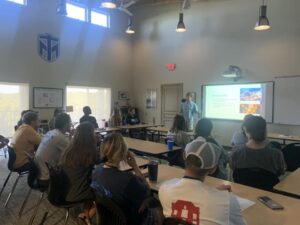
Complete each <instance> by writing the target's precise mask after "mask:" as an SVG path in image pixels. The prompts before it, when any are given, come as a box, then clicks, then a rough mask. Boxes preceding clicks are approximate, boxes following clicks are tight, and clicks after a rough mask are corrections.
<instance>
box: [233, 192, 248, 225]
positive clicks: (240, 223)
mask: <svg viewBox="0 0 300 225" xmlns="http://www.w3.org/2000/svg"><path fill="white" fill-rule="evenodd" d="M229 224H230V225H246V224H247V223H246V221H245V220H244V218H243V216H242V210H241V207H240V204H239V202H238V200H237V198H236V197H235V196H234V195H232V194H230V199H229Z"/></svg>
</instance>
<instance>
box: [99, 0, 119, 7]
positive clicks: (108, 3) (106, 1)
mask: <svg viewBox="0 0 300 225" xmlns="http://www.w3.org/2000/svg"><path fill="white" fill-rule="evenodd" d="M101 7H103V8H106V9H115V8H117V4H116V1H115V0H103V2H102V3H101Z"/></svg>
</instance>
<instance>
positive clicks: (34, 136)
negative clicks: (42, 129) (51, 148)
mask: <svg viewBox="0 0 300 225" xmlns="http://www.w3.org/2000/svg"><path fill="white" fill-rule="evenodd" d="M28 139H29V142H30V143H32V144H34V145H36V146H38V145H39V144H40V143H41V140H42V138H41V136H40V135H39V134H38V133H37V132H36V131H34V130H32V131H30V132H29V133H28Z"/></svg>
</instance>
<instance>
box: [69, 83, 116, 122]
mask: <svg viewBox="0 0 300 225" xmlns="http://www.w3.org/2000/svg"><path fill="white" fill-rule="evenodd" d="M67 106H73V112H71V113H70V116H71V118H72V121H73V122H79V119H80V118H81V117H82V116H83V112H82V108H83V107H84V106H90V107H91V109H92V115H93V116H94V117H96V119H97V122H98V124H99V126H100V127H101V120H102V119H105V120H108V119H109V117H110V110H111V108H110V107H111V90H110V88H97V87H75V86H68V87H67Z"/></svg>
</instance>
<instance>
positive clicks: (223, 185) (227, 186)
mask: <svg viewBox="0 0 300 225" xmlns="http://www.w3.org/2000/svg"><path fill="white" fill-rule="evenodd" d="M217 189H218V190H220V191H228V192H231V191H232V190H231V185H226V184H222V185H220V186H218V187H217Z"/></svg>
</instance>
